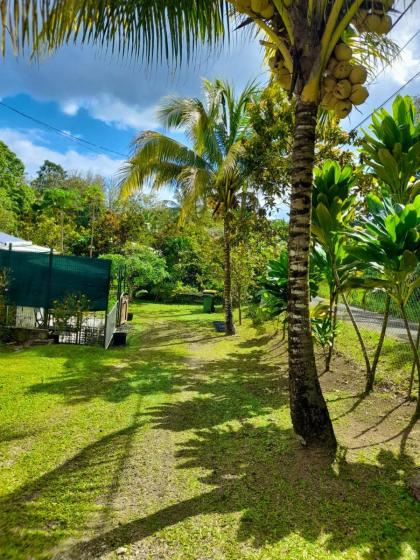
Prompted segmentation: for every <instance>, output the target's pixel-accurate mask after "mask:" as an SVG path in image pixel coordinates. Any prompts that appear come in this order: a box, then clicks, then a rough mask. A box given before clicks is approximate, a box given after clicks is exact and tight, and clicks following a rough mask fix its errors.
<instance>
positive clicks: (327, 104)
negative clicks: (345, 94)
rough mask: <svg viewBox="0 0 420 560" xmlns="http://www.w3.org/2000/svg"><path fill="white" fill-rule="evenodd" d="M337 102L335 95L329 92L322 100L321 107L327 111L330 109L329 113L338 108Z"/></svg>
mask: <svg viewBox="0 0 420 560" xmlns="http://www.w3.org/2000/svg"><path fill="white" fill-rule="evenodd" d="M337 102H338V99H337V98H336V97H335V95H334V94H333V93H331V92H328V93H326V94H325V95H324V97H323V98H322V101H321V106H322V107H324V108H325V109H328V111H332V110H333V109H334V107H335V106H336V104H337Z"/></svg>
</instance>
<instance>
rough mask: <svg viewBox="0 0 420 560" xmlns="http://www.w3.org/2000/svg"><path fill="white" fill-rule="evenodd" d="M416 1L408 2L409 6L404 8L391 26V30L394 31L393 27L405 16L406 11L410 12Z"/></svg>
mask: <svg viewBox="0 0 420 560" xmlns="http://www.w3.org/2000/svg"><path fill="white" fill-rule="evenodd" d="M416 1H417V0H412V1H411V2H410V4H409V5H408V6H407V7H406V9H405V10H404V11H403V12H402V13H401V14H400V15H399V17H398V18H397V19H396V20H395V21H394V23H393V24H392V27H391V30H392V29H394V27H395V26H396V25H397V23H399V22H400V21H401V19H402V18H403V17H404V16H405V14H406V13H407V12H408V10H410V9H411V8H412V7H413V6H414V4H415V3H416Z"/></svg>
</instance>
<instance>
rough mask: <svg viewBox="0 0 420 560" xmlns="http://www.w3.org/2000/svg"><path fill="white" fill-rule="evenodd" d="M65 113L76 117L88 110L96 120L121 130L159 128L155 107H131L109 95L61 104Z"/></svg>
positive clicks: (76, 99) (77, 99)
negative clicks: (82, 110) (80, 111)
mask: <svg viewBox="0 0 420 560" xmlns="http://www.w3.org/2000/svg"><path fill="white" fill-rule="evenodd" d="M60 107H61V109H62V111H63V112H64V113H66V114H67V115H70V116H74V115H76V114H77V113H78V112H79V110H80V109H82V108H83V109H86V110H87V111H88V112H89V114H90V116H91V117H93V118H94V119H98V120H100V121H103V122H105V123H107V124H109V125H114V126H116V127H117V128H120V129H128V128H133V129H135V130H144V129H152V130H155V129H156V128H157V127H158V124H157V121H156V116H155V113H156V108H155V107H154V106H151V107H148V108H145V109H144V108H141V107H140V106H138V105H130V104H128V103H125V102H124V101H122V100H121V99H118V98H117V97H114V96H113V95H109V94H100V95H98V96H96V97H87V98H75V99H73V100H72V101H65V102H63V103H61V104H60Z"/></svg>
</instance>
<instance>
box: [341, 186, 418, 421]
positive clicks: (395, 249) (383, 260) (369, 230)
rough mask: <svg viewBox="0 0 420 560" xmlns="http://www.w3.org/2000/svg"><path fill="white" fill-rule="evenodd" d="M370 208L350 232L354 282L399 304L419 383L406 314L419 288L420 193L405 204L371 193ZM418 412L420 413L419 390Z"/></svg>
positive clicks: (416, 357) (414, 346)
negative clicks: (355, 271)
mask: <svg viewBox="0 0 420 560" xmlns="http://www.w3.org/2000/svg"><path fill="white" fill-rule="evenodd" d="M367 207H368V212H369V213H368V215H367V216H365V217H361V218H360V223H359V226H358V227H357V228H355V230H354V231H353V232H349V234H348V235H349V236H350V237H351V238H352V239H353V241H355V243H353V244H351V245H348V246H347V251H348V253H349V255H350V256H351V257H352V258H353V259H354V261H355V262H356V263H357V267H358V269H359V272H358V273H356V274H355V276H354V277H353V279H352V285H353V287H355V288H357V287H360V288H364V289H371V288H382V289H383V290H384V291H385V292H386V293H387V294H388V295H389V297H390V298H391V299H392V300H393V301H394V302H395V303H396V304H397V305H398V307H399V308H400V310H401V314H402V317H403V321H404V324H405V328H406V331H407V337H408V339H409V342H410V345H411V348H412V350H413V355H414V360H415V362H416V365H417V371H418V373H419V382H420V358H419V352H418V349H417V346H416V344H415V342H414V340H413V336H412V332H411V329H410V325H409V323H408V319H407V313H406V306H407V303H408V301H409V299H410V297H411V296H412V294H413V292H414V290H416V289H419V288H420V274H419V273H420V195H419V196H417V197H416V198H415V199H414V200H413V202H412V203H408V204H405V205H404V204H398V203H395V202H393V201H392V200H391V199H389V198H385V199H380V198H379V197H378V196H376V195H369V196H368V197H367ZM410 385H412V383H410ZM410 389H411V387H410ZM417 413H420V391H419V398H418V401H417Z"/></svg>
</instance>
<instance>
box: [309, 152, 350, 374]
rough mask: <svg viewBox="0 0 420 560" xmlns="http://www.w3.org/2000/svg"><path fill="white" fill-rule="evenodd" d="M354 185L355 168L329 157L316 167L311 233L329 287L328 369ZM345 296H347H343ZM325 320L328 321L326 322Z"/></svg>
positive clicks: (341, 287)
mask: <svg viewBox="0 0 420 560" xmlns="http://www.w3.org/2000/svg"><path fill="white" fill-rule="evenodd" d="M354 185H355V177H354V173H353V168H352V167H350V166H348V165H347V166H345V167H341V166H340V165H339V164H338V163H337V162H335V161H331V160H327V161H326V162H325V163H324V164H323V165H322V166H321V167H317V168H315V174H314V186H313V212H312V235H313V238H314V239H315V241H316V243H317V244H318V245H319V246H320V247H322V251H319V249H318V248H317V247H315V250H314V251H313V253H312V255H313V257H314V258H315V262H316V263H317V264H318V266H320V267H321V270H322V272H323V275H324V278H325V279H326V280H327V283H328V289H329V319H328V321H327V322H329V324H330V325H331V333H332V336H333V338H332V341H331V344H330V345H329V350H328V354H327V356H326V361H325V370H326V371H328V369H329V366H330V361H331V357H332V353H333V350H334V334H335V332H336V328H335V325H336V318H337V301H338V296H339V293H340V292H341V293H343V279H341V280H340V274H339V267H340V264H341V261H342V259H343V258H344V256H345V252H344V250H343V241H344V237H343V232H345V231H346V230H347V228H348V227H349V225H350V224H351V223H352V221H353V220H354V215H355V208H356V196H355V195H354V194H352V189H353V187H354ZM344 298H345V296H344ZM327 322H326V323H325V325H326V324H327Z"/></svg>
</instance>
